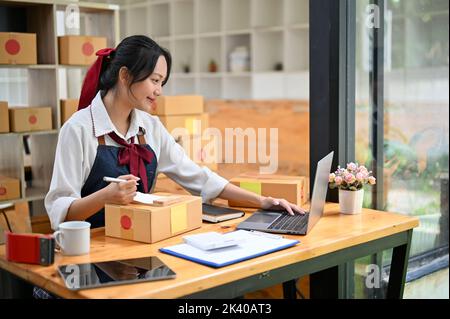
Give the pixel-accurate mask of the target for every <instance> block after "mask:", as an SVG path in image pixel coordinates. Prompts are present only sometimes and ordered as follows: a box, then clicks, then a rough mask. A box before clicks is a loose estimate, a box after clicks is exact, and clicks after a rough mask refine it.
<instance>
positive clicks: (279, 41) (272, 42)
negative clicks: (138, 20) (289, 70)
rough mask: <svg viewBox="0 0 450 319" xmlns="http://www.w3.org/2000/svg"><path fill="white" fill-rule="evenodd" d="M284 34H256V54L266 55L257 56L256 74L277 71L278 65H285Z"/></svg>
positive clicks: (276, 32)
mask: <svg viewBox="0 0 450 319" xmlns="http://www.w3.org/2000/svg"><path fill="white" fill-rule="evenodd" d="M283 40H284V39H283V32H280V31H274V32H257V33H256V34H255V41H254V47H255V51H256V52H264V54H259V55H255V60H254V70H255V71H256V72H260V71H263V72H267V71H275V70H276V67H277V64H281V65H282V69H284V68H285V67H286V66H285V65H284V63H283V62H284V57H283V45H284V41H283Z"/></svg>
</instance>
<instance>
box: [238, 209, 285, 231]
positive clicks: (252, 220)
mask: <svg viewBox="0 0 450 319" xmlns="http://www.w3.org/2000/svg"><path fill="white" fill-rule="evenodd" d="M279 216H280V213H268V212H267V213H266V212H264V213H254V214H253V215H251V216H250V217H249V218H247V219H246V220H245V221H243V222H242V223H241V224H239V226H238V228H241V227H242V228H250V229H265V228H267V227H269V225H270V224H272V222H273V221H274V220H275V219H277V218H278V217H279Z"/></svg>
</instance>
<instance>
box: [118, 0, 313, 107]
mask: <svg viewBox="0 0 450 319" xmlns="http://www.w3.org/2000/svg"><path fill="white" fill-rule="evenodd" d="M122 3H123V4H122V5H121V21H122V24H121V25H122V30H121V31H122V32H121V34H122V36H128V35H132V34H145V35H148V36H150V37H151V38H153V39H154V40H156V41H157V42H158V43H159V44H160V45H161V46H163V47H165V48H167V49H169V50H170V52H171V53H172V57H173V69H172V72H173V73H172V78H171V80H170V81H169V83H168V84H167V86H166V87H165V88H164V94H168V95H177V94H186V93H190V94H202V95H204V96H206V97H207V98H222V99H267V98H270V99H283V98H295V99H305V100H306V99H309V91H308V87H309V84H308V82H309V0H154V1H144V0H142V1H139V0H123V1H122ZM239 46H245V47H247V48H248V51H249V54H250V66H249V70H248V71H247V72H243V73H231V72H230V61H229V56H230V53H231V52H232V51H233V50H234V49H235V48H236V47H239ZM211 60H214V62H215V63H216V65H217V71H216V72H210V69H209V64H210V62H211ZM186 65H188V66H189V67H188V70H186ZM187 71H188V72H187ZM305 80H306V83H305ZM299 86H301V87H300V89H299ZM303 88H304V89H303Z"/></svg>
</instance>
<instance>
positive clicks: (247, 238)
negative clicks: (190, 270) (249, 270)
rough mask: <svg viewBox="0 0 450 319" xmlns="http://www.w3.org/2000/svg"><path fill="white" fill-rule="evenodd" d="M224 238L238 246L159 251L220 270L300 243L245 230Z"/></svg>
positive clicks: (180, 248) (173, 247) (182, 247)
mask: <svg viewBox="0 0 450 319" xmlns="http://www.w3.org/2000/svg"><path fill="white" fill-rule="evenodd" d="M224 237H227V238H228V239H230V240H235V241H236V242H238V244H237V245H235V246H231V247H225V248H219V249H214V250H202V249H199V248H196V247H193V246H191V245H189V244H186V243H183V244H178V245H174V246H170V247H165V248H160V251H161V252H163V253H166V254H169V255H173V256H176V257H180V258H184V259H187V260H190V261H194V262H197V263H199V264H203V265H206V266H210V267H214V268H220V267H224V266H228V265H231V264H234V263H238V262H241V261H244V260H248V259H252V258H256V257H259V256H263V255H267V254H270V253H272V252H275V251H279V250H282V249H286V248H289V247H293V246H295V245H297V244H298V243H300V241H298V240H293V239H287V238H283V237H282V236H280V235H273V234H266V233H259V232H252V231H247V230H238V231H233V232H229V233H226V234H224Z"/></svg>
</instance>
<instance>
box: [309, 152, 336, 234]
mask: <svg viewBox="0 0 450 319" xmlns="http://www.w3.org/2000/svg"><path fill="white" fill-rule="evenodd" d="M333 154H334V152H331V153H330V154H328V155H327V156H326V157H324V158H323V159H321V160H320V161H319V162H318V163H317V170H316V178H315V180H314V190H313V196H312V199H311V208H310V210H309V222H308V231H309V230H310V229H311V228H312V227H313V226H314V225H315V224H316V223H317V221H318V220H319V219H320V217H322V214H323V209H324V207H325V201H326V198H327V190H328V178H329V175H330V171H331V164H332V162H333Z"/></svg>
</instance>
